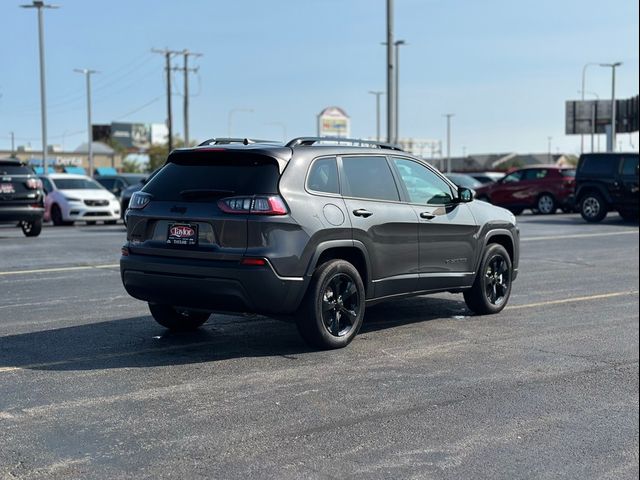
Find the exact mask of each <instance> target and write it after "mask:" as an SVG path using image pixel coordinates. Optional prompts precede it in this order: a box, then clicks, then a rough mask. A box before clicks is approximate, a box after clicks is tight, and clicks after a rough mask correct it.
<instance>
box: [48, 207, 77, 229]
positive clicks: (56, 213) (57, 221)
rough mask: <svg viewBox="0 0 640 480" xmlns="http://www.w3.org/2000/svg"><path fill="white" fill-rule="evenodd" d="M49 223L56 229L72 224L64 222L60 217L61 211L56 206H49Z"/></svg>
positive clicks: (71, 223)
mask: <svg viewBox="0 0 640 480" xmlns="http://www.w3.org/2000/svg"><path fill="white" fill-rule="evenodd" d="M51 221H52V222H53V224H54V225H55V226H56V227H60V226H64V227H70V226H72V225H73V224H74V222H72V221H65V220H64V218H63V217H62V210H60V207H59V206H58V205H57V204H53V205H52V206H51Z"/></svg>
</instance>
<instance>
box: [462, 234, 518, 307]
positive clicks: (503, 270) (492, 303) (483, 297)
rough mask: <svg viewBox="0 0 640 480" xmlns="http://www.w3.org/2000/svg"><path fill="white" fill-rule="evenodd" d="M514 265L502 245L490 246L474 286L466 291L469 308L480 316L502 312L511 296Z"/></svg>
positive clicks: (465, 295)
mask: <svg viewBox="0 0 640 480" xmlns="http://www.w3.org/2000/svg"><path fill="white" fill-rule="evenodd" d="M512 279H513V265H512V263H511V257H509V253H507V251H506V250H505V248H504V247H503V246H502V245H498V244H497V243H493V244H489V245H488V246H487V248H486V249H485V251H484V254H483V255H482V262H481V263H480V269H479V270H478V273H477V275H476V279H475V281H474V282H473V286H472V287H471V288H470V289H468V290H465V292H464V300H465V302H466V304H467V307H469V309H470V310H471V311H473V312H474V313H476V314H478V315H488V314H494V313H498V312H500V311H501V310H502V309H503V308H504V307H505V305H506V304H507V302H508V301H509V297H510V295H511V282H512Z"/></svg>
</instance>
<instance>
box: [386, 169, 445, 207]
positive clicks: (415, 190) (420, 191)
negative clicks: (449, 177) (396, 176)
mask: <svg viewBox="0 0 640 480" xmlns="http://www.w3.org/2000/svg"><path fill="white" fill-rule="evenodd" d="M393 162H394V163H395V165H396V167H397V168H398V172H399V173H400V177H401V178H402V181H403V182H404V184H405V187H407V192H408V193H409V200H410V201H411V203H420V204H422V205H425V204H431V205H446V204H449V203H451V202H452V201H453V194H452V192H451V188H450V187H449V184H448V183H447V182H445V181H444V180H443V179H441V178H440V177H439V176H438V175H436V174H435V173H433V172H432V171H431V170H429V169H428V168H427V167H425V166H424V165H420V164H419V163H418V162H414V161H411V160H407V159H406V158H394V159H393Z"/></svg>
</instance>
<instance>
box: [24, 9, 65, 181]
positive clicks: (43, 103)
mask: <svg viewBox="0 0 640 480" xmlns="http://www.w3.org/2000/svg"><path fill="white" fill-rule="evenodd" d="M20 7H22V8H36V9H37V10H38V47H39V52H40V117H41V120H42V173H43V175H46V174H47V93H46V88H45V85H46V82H45V78H44V25H43V22H44V19H43V16H42V9H43V8H60V7H58V6H57V5H47V4H45V3H44V2H43V1H41V0H33V3H32V4H31V5H20Z"/></svg>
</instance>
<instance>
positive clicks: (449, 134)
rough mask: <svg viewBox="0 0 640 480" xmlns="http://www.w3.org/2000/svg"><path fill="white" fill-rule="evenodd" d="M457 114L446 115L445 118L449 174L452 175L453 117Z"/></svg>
mask: <svg viewBox="0 0 640 480" xmlns="http://www.w3.org/2000/svg"><path fill="white" fill-rule="evenodd" d="M454 115H455V113H445V114H444V115H443V117H447V173H451V117H453V116H454Z"/></svg>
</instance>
